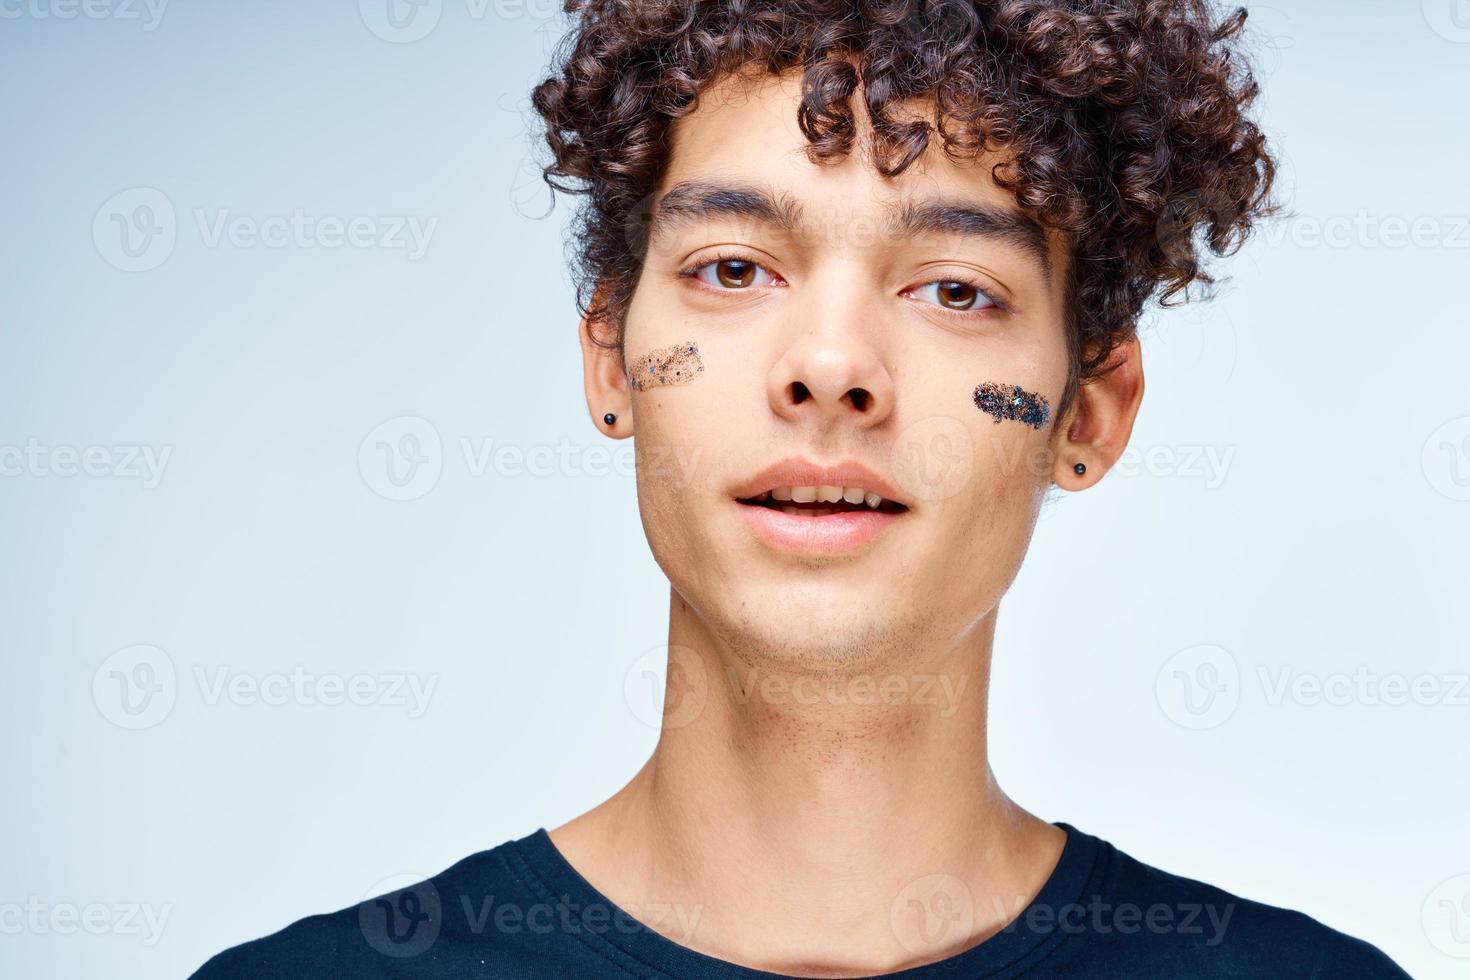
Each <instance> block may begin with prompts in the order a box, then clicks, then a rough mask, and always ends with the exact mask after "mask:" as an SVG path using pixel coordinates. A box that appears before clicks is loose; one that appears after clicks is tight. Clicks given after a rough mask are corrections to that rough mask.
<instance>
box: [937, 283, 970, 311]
mask: <svg viewBox="0 0 1470 980" xmlns="http://www.w3.org/2000/svg"><path fill="white" fill-rule="evenodd" d="M937 285H938V286H939V302H940V303H943V304H944V305H945V306H947V307H948V308H949V309H951V310H968V309H969V308H970V307H972V306H974V305H975V300H977V299H978V298H979V297H980V291H979V290H978V289H976V288H975V287H974V286H971V285H970V284H969V283H964V282H940V283H937Z"/></svg>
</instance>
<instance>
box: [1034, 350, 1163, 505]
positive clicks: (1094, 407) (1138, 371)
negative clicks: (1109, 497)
mask: <svg viewBox="0 0 1470 980" xmlns="http://www.w3.org/2000/svg"><path fill="white" fill-rule="evenodd" d="M1142 402H1143V352H1142V351H1141V350H1140V348H1139V345H1138V335H1137V334H1135V335H1134V336H1132V337H1130V338H1129V339H1128V340H1127V341H1125V342H1123V343H1121V344H1119V345H1118V346H1117V347H1115V348H1114V349H1113V352H1112V354H1110V355H1109V356H1108V360H1107V362H1106V363H1105V364H1104V365H1103V369H1102V372H1101V373H1100V374H1099V375H1098V376H1097V377H1095V378H1092V379H1091V380H1089V381H1087V382H1085V383H1084V384H1082V385H1080V386H1079V387H1078V389H1077V398H1076V399H1075V400H1074V401H1073V403H1072V407H1071V409H1069V411H1068V413H1067V418H1065V419H1062V420H1061V422H1060V424H1058V426H1057V429H1056V431H1055V433H1053V435H1052V446H1051V448H1052V452H1053V460H1054V462H1053V463H1052V482H1054V483H1055V484H1056V485H1057V486H1059V487H1062V488H1064V489H1067V490H1085V489H1087V488H1088V487H1090V486H1092V485H1093V484H1094V483H1096V482H1097V481H1099V480H1101V479H1102V478H1103V474H1104V473H1106V472H1107V471H1108V470H1110V469H1112V467H1113V464H1114V463H1116V462H1117V461H1118V457H1119V456H1121V455H1123V450H1124V449H1125V448H1127V446H1128V437H1129V436H1130V435H1132V434H1133V420H1134V419H1135V418H1137V417H1138V406H1139V405H1140V404H1141V403H1142ZM1078 463H1082V464H1084V465H1085V466H1086V467H1087V472H1086V473H1084V474H1082V475H1080V476H1079V475H1078V474H1077V472H1076V470H1075V467H1076V465H1077V464H1078Z"/></svg>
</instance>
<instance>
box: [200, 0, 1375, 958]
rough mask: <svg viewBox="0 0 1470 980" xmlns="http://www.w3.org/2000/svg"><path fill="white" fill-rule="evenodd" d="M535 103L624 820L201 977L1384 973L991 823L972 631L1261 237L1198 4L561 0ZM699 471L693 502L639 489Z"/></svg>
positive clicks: (1301, 925)
mask: <svg viewBox="0 0 1470 980" xmlns="http://www.w3.org/2000/svg"><path fill="white" fill-rule="evenodd" d="M572 6H573V9H574V10H576V11H577V12H578V14H579V17H580V21H579V24H578V27H577V29H576V30H575V31H574V33H573V34H572V35H571V36H570V37H569V39H568V43H567V45H566V48H565V49H564V51H563V56H562V57H561V59H560V60H559V63H558V66H557V69H556V72H555V73H554V74H553V76H552V77H551V78H549V79H548V80H547V81H545V82H544V83H542V84H541V85H540V86H539V87H538V88H537V90H536V93H535V105H536V107H537V109H538V111H539V112H540V113H541V114H542V115H543V116H544V118H545V119H546V122H547V129H548V139H549V143H550V148H551V150H552V153H553V157H554V159H553V160H552V161H551V163H550V165H549V167H548V175H549V178H550V179H552V180H553V181H556V182H557V186H562V187H563V188H564V189H569V190H574V191H582V192H586V193H588V195H589V197H588V205H587V207H586V209H585V210H584V211H583V212H582V215H581V217H582V223H581V226H580V228H579V235H578V242H579V244H580V246H581V259H582V271H583V273H584V286H585V289H586V291H585V292H584V293H583V296H582V303H581V305H582V308H583V310H584V314H585V316H584V319H583V321H582V324H581V338H582V353H583V368H584V373H585V384H586V393H587V402H588V406H589V408H590V410H591V413H592V416H593V418H594V420H595V421H596V424H598V425H599V426H601V427H602V429H603V431H605V432H606V433H607V434H609V435H611V436H613V437H616V438H627V437H629V436H633V435H635V434H636V435H637V437H638V440H637V449H638V500H639V507H640V512H641V514H642V518H643V523H644V527H645V529H646V532H647V535H648V540H649V543H650V545H651V547H652V549H653V553H654V555H655V556H656V558H657V560H658V562H659V565H660V566H661V568H662V569H663V570H664V572H665V573H666V574H667V576H668V578H669V581H670V583H671V584H672V592H671V602H670V617H669V630H668V636H669V657H670V665H669V667H670V669H669V685H668V686H669V696H668V698H667V701H666V704H665V717H664V728H663V732H662V734H661V737H660V740H659V743H658V747H657V749H656V751H655V752H654V754H653V756H652V758H651V759H650V760H649V761H648V763H647V764H646V765H645V766H644V767H643V769H642V770H641V771H640V772H639V773H638V774H637V775H635V776H634V777H633V779H632V781H631V782H629V783H628V785H627V786H626V787H624V788H623V789H622V790H621V791H620V792H618V793H617V794H616V795H615V796H613V797H612V798H611V799H609V800H608V801H606V802H605V803H603V804H602V805H600V806H598V807H596V808H595V809H593V810H592V811H590V812H588V813H586V814H584V815H582V816H581V817H578V818H577V819H575V820H573V821H571V822H570V823H567V824H565V825H562V826H560V827H557V828H556V829H554V830H552V831H551V832H550V833H547V832H546V831H545V830H538V831H536V832H535V833H533V834H530V835H528V836H526V837H524V838H521V839H519V840H515V841H510V842H507V843H504V844H502V845H501V846H499V847H496V848H494V849H492V850H489V851H486V852H483V853H480V854H477V855H474V856H471V857H468V858H466V859H465V860H463V861H461V862H460V863H458V864H456V865H455V866H454V867H452V868H450V869H448V870H446V871H444V872H443V873H441V874H440V875H438V876H436V877H434V878H432V879H430V880H428V881H426V882H422V883H420V884H417V885H414V886H412V887H410V888H407V889H404V890H401V891H398V892H394V893H392V894H389V895H385V896H383V897H381V898H377V899H373V900H370V901H367V902H364V903H363V904H362V905H360V906H356V907H354V908H350V909H345V910H342V911H340V912H337V913H335V914H332V915H326V916H317V917H314V918H310V919H306V920H303V921H301V922H298V923H296V924H295V925H293V926H290V927H289V928H287V929H285V930H284V931H282V932H279V933H277V934H275V935H274V936H271V937H268V938H265V939H261V940H258V941H256V942H253V943H249V944H246V945H244V946H241V947H238V948H236V949H233V950H230V951H228V952H226V953H224V954H222V955H220V956H218V957H216V958H215V959H214V960H212V961H210V963H208V964H207V965H206V966H205V967H204V969H203V970H202V971H201V972H200V973H199V974H198V976H200V977H202V978H206V980H222V978H234V977H252V978H254V977H390V976H391V977H471V976H479V977H499V978H531V977H570V976H638V977H681V978H682V977H690V978H703V977H721V978H724V977H728V978H740V977H743V978H756V977H770V976H773V975H782V976H803V977H855V976H867V975H875V974H898V975H902V976H904V977H913V978H944V977H991V976H994V977H1002V976H1004V977H1133V978H1141V977H1169V978H1177V977H1216V976H1218V977H1271V978H1285V977H1301V978H1307V977H1319V978H1333V980H1340V978H1355V977H1401V976H1403V975H1404V974H1403V973H1402V972H1401V971H1400V970H1398V969H1397V968H1396V967H1395V966H1394V965H1393V963H1392V962H1391V961H1390V960H1389V959H1388V958H1387V957H1385V956H1384V955H1383V954H1382V953H1381V952H1379V951H1378V950H1376V949H1374V948H1373V947H1372V946H1369V945H1368V944H1366V943H1363V942H1361V941H1359V940H1356V939H1352V938H1349V937H1347V936H1345V935H1342V934H1341V933H1338V932H1335V931H1333V930H1331V929H1329V928H1327V927H1326V926H1324V925H1322V924H1320V923H1318V922H1316V921H1315V920H1313V919H1311V918H1308V917H1307V916H1306V915H1303V914H1301V913H1298V912H1292V911H1286V910H1282V909H1277V908H1272V907H1269V906H1266V905H1262V904H1258V903H1256V902H1252V901H1248V900H1245V899H1242V898H1238V897H1235V896H1233V895H1230V894H1228V893H1226V892H1223V891H1221V890H1219V889H1216V888H1213V887H1210V886H1208V885H1205V884H1201V883H1199V882H1195V881H1190V880H1187V879H1185V878H1180V877H1176V876H1174V875H1171V874H1166V873H1164V872H1162V871H1158V870H1156V869H1153V868H1150V867H1148V866H1146V865H1144V864H1141V863H1139V862H1138V861H1136V860H1134V859H1133V858H1131V857H1129V856H1127V855H1125V854H1123V853H1120V852H1119V851H1118V850H1117V849H1116V848H1114V847H1112V846H1111V845H1109V844H1108V843H1106V842H1104V841H1102V840H1100V839H1098V838H1096V837H1093V836H1091V835H1089V834H1086V833H1084V832H1083V831H1081V830H1078V829H1076V828H1074V827H1072V826H1070V825H1068V824H1065V823H1058V824H1054V823H1048V822H1046V821H1044V820H1041V819H1039V818H1037V817H1035V816H1033V815H1031V814H1029V813H1027V812H1026V811H1025V810H1023V809H1022V808H1021V807H1020V806H1018V805H1017V804H1016V803H1014V802H1012V801H1011V800H1010V799H1008V798H1007V796H1006V795H1005V793H1004V792H1003V791H1002V790H1001V788H1000V787H999V786H998V785H997V784H996V781H995V779H994V778H993V776H992V774H991V772H990V769H989V765H988V763H987V754H986V738H987V735H986V693H987V679H988V672H989V665H990V658H991V640H992V637H993V635H994V629H995V622H996V615H997V609H998V605H999V602H1000V599H1001V597H1002V595H1004V593H1005V592H1006V590H1007V587H1008V586H1009V584H1010V582H1011V580H1012V578H1013V576H1014V575H1015V573H1016V570H1017V568H1018V567H1019V565H1020V563H1021V560H1022V557H1023V555H1024V553H1025V551H1026V548H1027V545H1028V542H1029V540H1030V536H1031V531H1032V527H1033V525H1034V522H1035V520H1036V517H1037V512H1038V508H1039V507H1040V505H1041V502H1042V499H1043V496H1044V495H1045V494H1046V493H1047V492H1048V491H1049V490H1050V489H1051V488H1052V487H1053V486H1054V485H1055V486H1057V487H1060V488H1062V489H1063V490H1068V491H1078V490H1083V489H1086V488H1087V487H1090V486H1091V485H1092V484H1094V483H1096V482H1097V481H1098V480H1100V479H1101V478H1102V477H1103V475H1104V474H1105V473H1107V471H1108V468H1109V467H1110V466H1111V465H1112V464H1113V463H1114V462H1115V461H1116V460H1117V459H1118V457H1119V455H1120V453H1121V452H1122V450H1123V449H1124V447H1125V445H1126V444H1127V442H1128V438H1129V433H1130V430H1131V428H1132V425H1133V420H1134V417H1135V415H1136V413H1137V411H1138V407H1139V403H1140V400H1141V398H1142V396H1143V373H1142V367H1141V363H1140V356H1139V347H1138V342H1137V339H1136V336H1135V333H1134V327H1135V325H1136V321H1137V318H1138V315H1139V312H1140V310H1141V308H1142V306H1143V304H1144V303H1145V302H1146V301H1147V300H1148V299H1150V298H1151V297H1153V298H1157V297H1160V296H1162V297H1163V298H1166V299H1167V298H1169V297H1173V296H1176V295H1179V294H1181V293H1182V292H1183V291H1185V290H1186V288H1187V287H1188V286H1190V285H1191V284H1195V283H1206V284H1207V283H1208V282H1209V281H1210V280H1209V277H1208V275H1207V273H1206V272H1205V271H1204V270H1203V269H1202V268H1201V266H1200V263H1199V259H1200V258H1201V256H1200V250H1202V249H1204V248H1206V247H1208V248H1209V249H1210V250H1212V251H1214V252H1216V253H1224V252H1226V251H1229V250H1230V249H1231V248H1232V247H1234V246H1236V245H1237V244H1238V243H1239V241H1240V240H1241V238H1242V237H1243V236H1244V235H1245V234H1246V233H1247V232H1248V231H1249V229H1250V227H1251V225H1252V223H1253V221H1254V220H1255V219H1256V218H1257V217H1259V216H1260V215H1261V214H1263V213H1265V212H1266V211H1267V210H1269V190H1270V185H1271V179H1272V174H1273V168H1272V162H1271V158H1270V156H1269V155H1268V154H1267V152H1266V149H1265V143H1264V139H1263V137H1262V135H1261V133H1260V132H1259V130H1258V129H1257V128H1256V126H1255V125H1254V124H1253V123H1252V122H1251V121H1250V120H1249V118H1248V117H1247V115H1246V110H1247V108H1248V107H1249V105H1250V103H1251V101H1252V99H1253V97H1254V95H1255V85H1254V83H1253V81H1252V80H1251V78H1250V76H1249V74H1248V73H1247V72H1246V71H1245V70H1244V69H1243V67H1242V63H1241V60H1240V57H1239V51H1238V50H1235V45H1236V38H1237V37H1238V35H1239V32H1240V29H1241V26H1242V23H1243V20H1244V15H1243V13H1240V12H1236V13H1233V14H1230V15H1229V16H1225V17H1221V16H1219V15H1218V14H1217V13H1216V12H1215V11H1213V10H1211V9H1210V8H1209V7H1208V6H1207V4H1206V3H1204V2H1203V0H1068V2H1062V0H1040V2H1038V0H980V2H974V0H966V2H962V3H958V2H957V3H952V4H944V3H940V4H922V5H921V4H918V3H915V2H912V0H911V2H908V3H904V2H897V3H879V2H871V3H851V2H839V0H748V2H729V3H715V2H697V0H598V2H588V3H581V4H576V3H574V4H573V5H572ZM672 459H681V460H690V459H694V460H697V461H698V462H697V465H695V466H694V467H693V469H692V473H691V472H690V471H689V470H688V469H687V468H685V467H681V466H674V465H671V464H670V463H668V462H666V461H667V460H672Z"/></svg>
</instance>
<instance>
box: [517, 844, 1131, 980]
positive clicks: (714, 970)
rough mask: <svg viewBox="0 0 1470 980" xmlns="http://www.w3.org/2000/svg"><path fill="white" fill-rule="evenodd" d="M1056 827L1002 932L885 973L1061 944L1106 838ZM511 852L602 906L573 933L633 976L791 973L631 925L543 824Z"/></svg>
mask: <svg viewBox="0 0 1470 980" xmlns="http://www.w3.org/2000/svg"><path fill="white" fill-rule="evenodd" d="M1054 826H1056V827H1059V828H1061V829H1062V830H1063V831H1065V832H1066V834H1067V839H1066V843H1065V844H1063V845H1062V853H1061V856H1060V857H1059V858H1058V859H1057V863H1056V867H1054V868H1053V869H1052V872H1051V874H1050V875H1049V876H1048V877H1047V879H1046V881H1045V882H1044V883H1043V884H1042V886H1041V889H1040V891H1038V892H1037V893H1036V896H1035V898H1033V899H1032V900H1031V902H1030V903H1029V904H1028V905H1027V907H1026V908H1025V909H1023V910H1022V911H1021V912H1020V913H1019V914H1018V915H1016V916H1015V917H1014V918H1013V919H1012V920H1011V921H1010V922H1009V923H1007V924H1006V926H1005V927H1003V928H1002V929H1001V931H1000V932H997V933H996V934H995V935H993V936H991V937H989V938H988V939H986V940H985V941H984V942H981V943H980V944H978V945H976V946H972V947H971V948H969V949H967V950H964V951H963V952H959V953H956V954H954V955H953V956H949V957H946V958H945V959H942V960H938V961H935V962H933V963H927V964H925V965H923V966H917V967H912V968H910V969H907V970H902V971H900V972H898V973H886V974H883V975H882V976H883V980H950V978H959V977H965V978H976V977H996V976H999V975H1001V974H1002V972H1003V971H1007V970H1008V968H1013V967H1019V966H1020V965H1021V964H1022V962H1023V961H1026V963H1027V965H1029V964H1031V963H1034V962H1035V961H1036V960H1037V959H1039V958H1040V957H1042V956H1044V955H1046V953H1047V952H1049V951H1050V950H1051V949H1052V948H1054V947H1055V946H1056V945H1057V944H1058V943H1060V942H1061V941H1062V939H1064V938H1065V936H1066V932H1065V930H1060V929H1059V928H1058V920H1059V917H1060V916H1061V914H1062V912H1063V911H1064V910H1065V909H1066V908H1067V907H1068V906H1072V905H1075V904H1077V903H1081V902H1083V901H1084V898H1083V896H1084V895H1085V894H1086V893H1088V891H1089V886H1092V889H1093V890H1095V888H1096V882H1094V879H1095V878H1096V877H1097V876H1098V875H1099V874H1100V873H1101V869H1100V867H1099V861H1098V858H1099V852H1100V849H1101V844H1102V842H1101V841H1100V840H1098V838H1096V837H1094V836H1092V835H1091V834H1086V833H1083V832H1082V831H1080V830H1078V829H1077V828H1076V827H1073V826H1072V825H1071V824H1068V823H1062V822H1057V823H1055V824H1054ZM508 859H509V860H510V862H511V864H512V865H513V866H515V867H514V869H515V870H516V871H517V872H519V874H520V876H522V877H523V878H525V879H526V883H527V884H528V886H530V887H531V889H532V890H533V891H535V892H536V893H537V894H538V897H539V898H540V899H541V900H542V901H544V902H548V903H551V904H553V905H557V906H562V905H564V906H565V907H566V908H569V909H572V910H574V913H575V914H578V915H581V914H582V913H581V912H580V911H577V910H585V909H588V908H589V907H595V908H599V909H601V910H602V911H603V913H604V914H601V915H600V918H599V922H600V926H595V927H591V928H582V927H577V928H576V929H575V934H576V936H577V938H578V939H580V940H581V941H583V942H585V943H587V944H588V945H589V946H591V947H592V948H593V949H594V950H596V951H597V952H599V953H601V954H602V955H603V956H605V957H607V958H609V959H611V960H612V961H613V962H615V963H619V964H621V965H623V966H624V968H625V969H628V970H629V971H630V972H632V973H634V975H637V974H638V973H639V972H642V973H643V974H644V975H645V976H648V975H653V976H657V975H665V976H670V977H676V978H684V977H700V978H706V977H708V978H713V980H792V977H791V975H789V974H783V973H769V972H767V971H764V970H757V969H753V968H751V967H746V966H741V965H739V964H736V963H731V962H729V961H727V960H722V959H718V958H717V957H714V956H710V955H708V954H706V953H701V952H698V951H697V950H694V949H691V948H690V947H688V946H684V945H681V944H680V943H678V942H676V941H675V940H673V939H670V938H668V937H667V936H664V935H663V934H661V933H659V932H658V931H656V930H654V929H652V928H650V927H648V926H643V925H641V923H640V924H639V925H638V926H637V927H636V928H629V923H632V922H636V920H635V919H633V917H632V916H629V915H628V914H627V913H626V912H624V911H620V910H619V907H618V906H617V904H616V903H614V902H613V901H612V900H611V899H609V898H608V897H607V896H605V895H603V894H602V893H601V892H600V891H598V890H597V888H595V887H594V886H593V885H592V883H591V882H589V881H588V880H587V879H586V878H584V877H582V874H581V872H579V871H577V869H576V868H574V867H573V866H572V864H571V862H569V861H568V860H567V859H566V858H565V857H564V856H563V855H562V853H561V851H560V850H558V849H557V847H556V844H554V843H553V842H552V840H551V835H550V834H549V833H548V832H547V830H546V828H545V827H540V828H538V829H537V830H535V831H533V832H532V833H530V834H528V835H527V836H525V837H522V838H520V839H518V840H515V841H512V842H511V847H510V849H509V853H508ZM619 921H620V922H621V928H620V927H619V926H618V922H619ZM587 922H588V923H589V924H590V923H591V922H592V920H591V919H590V918H589V919H588V920H587ZM640 967H641V971H640ZM1008 975H1010V974H1008Z"/></svg>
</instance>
